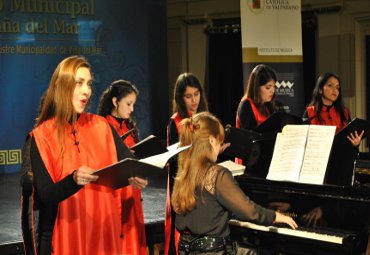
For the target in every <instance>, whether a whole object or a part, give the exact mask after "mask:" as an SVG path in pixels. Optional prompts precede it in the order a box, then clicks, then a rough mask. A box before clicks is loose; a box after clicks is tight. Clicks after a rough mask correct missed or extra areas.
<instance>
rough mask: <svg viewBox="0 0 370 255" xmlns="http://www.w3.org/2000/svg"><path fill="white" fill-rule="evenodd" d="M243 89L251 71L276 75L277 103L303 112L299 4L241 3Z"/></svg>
mask: <svg viewBox="0 0 370 255" xmlns="http://www.w3.org/2000/svg"><path fill="white" fill-rule="evenodd" d="M240 11H241V25H242V48H243V75H244V86H246V84H247V81H248V76H249V74H250V73H251V71H252V69H253V68H254V67H255V66H256V65H258V64H261V63H263V64H266V65H269V66H271V67H272V68H274V69H275V70H276V72H277V76H278V81H277V82H276V92H275V93H276V99H277V100H278V101H279V102H281V103H282V105H283V106H282V107H283V108H284V110H285V111H286V112H289V113H292V114H295V115H298V116H301V115H302V113H303V109H304V100H303V98H304V95H303V91H304V90H303V70H302V60H303V56H302V29H301V1H300V0H241V1H240Z"/></svg>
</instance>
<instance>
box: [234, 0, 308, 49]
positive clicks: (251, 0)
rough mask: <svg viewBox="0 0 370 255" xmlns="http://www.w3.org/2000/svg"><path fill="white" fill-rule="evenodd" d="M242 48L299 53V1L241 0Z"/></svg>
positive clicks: (300, 45)
mask: <svg viewBox="0 0 370 255" xmlns="http://www.w3.org/2000/svg"><path fill="white" fill-rule="evenodd" d="M240 9H241V24H242V30H243V32H242V47H243V48H256V49H258V51H257V52H258V55H295V56H302V36H301V35H302V29H301V27H302V25H301V1H300V0H241V3H240Z"/></svg>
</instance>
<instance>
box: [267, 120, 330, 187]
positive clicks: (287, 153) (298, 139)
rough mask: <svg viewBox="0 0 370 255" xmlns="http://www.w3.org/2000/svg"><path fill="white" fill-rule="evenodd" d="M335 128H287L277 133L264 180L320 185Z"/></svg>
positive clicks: (295, 126) (316, 126)
mask: <svg viewBox="0 0 370 255" xmlns="http://www.w3.org/2000/svg"><path fill="white" fill-rule="evenodd" d="M335 129H336V127H335V126H321V125H287V126H285V127H284V129H283V131H282V133H278V135H277V137H276V142H275V148H274V154H273V157H272V160H271V164H270V168H269V173H268V175H267V179H270V180H277V181H294V182H304V183H310V184H323V182H324V177H325V172H326V168H327V165H328V161H329V156H330V151H331V147H332V144H333V140H334V135H335Z"/></svg>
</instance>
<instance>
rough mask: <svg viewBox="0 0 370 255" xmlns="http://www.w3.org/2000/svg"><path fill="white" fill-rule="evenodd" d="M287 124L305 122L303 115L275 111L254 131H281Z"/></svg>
mask: <svg viewBox="0 0 370 255" xmlns="http://www.w3.org/2000/svg"><path fill="white" fill-rule="evenodd" d="M287 124H291V125H298V124H303V120H302V118H301V117H298V116H296V115H292V114H290V113H286V112H275V113H273V114H272V115H271V116H270V117H268V118H267V119H266V120H265V121H264V122H262V123H261V124H260V125H259V126H257V127H256V128H255V129H254V130H253V131H255V132H258V133H268V132H281V130H282V128H283V127H284V126H285V125H287Z"/></svg>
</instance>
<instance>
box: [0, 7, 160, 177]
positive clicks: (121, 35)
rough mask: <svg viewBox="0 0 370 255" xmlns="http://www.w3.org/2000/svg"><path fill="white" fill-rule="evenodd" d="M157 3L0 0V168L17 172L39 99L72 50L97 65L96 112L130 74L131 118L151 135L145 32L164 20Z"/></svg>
mask: <svg viewBox="0 0 370 255" xmlns="http://www.w3.org/2000/svg"><path fill="white" fill-rule="evenodd" d="M159 2H160V3H159ZM159 2H158V1H157V2H155V1H137V0H129V1H118V0H105V1H98V0H69V1H68V0H63V1H60V0H47V1H29V0H0V83H1V85H0V95H1V101H0V116H1V120H2V125H1V126H0V137H1V140H0V173H9V172H16V171H18V170H19V168H20V163H21V156H22V155H21V148H22V146H23V143H24V139H25V137H26V134H27V133H28V132H29V131H30V130H31V129H32V127H33V125H34V123H35V118H36V115H37V111H38V105H39V101H40V97H41V96H42V94H43V92H44V91H45V89H46V88H47V87H48V84H49V80H50V78H51V76H52V73H53V71H54V69H55V68H56V66H57V64H58V63H59V62H60V61H61V60H62V59H63V58H65V57H67V56H70V55H84V56H86V57H87V59H88V60H89V62H90V64H91V65H92V70H93V73H94V84H93V97H92V103H91V105H90V107H89V109H88V111H90V112H94V113H95V112H96V108H97V104H98V100H99V97H100V95H101V93H102V91H103V90H104V89H105V88H106V87H107V86H108V85H109V84H110V83H111V82H112V81H114V80H116V79H126V80H129V81H131V82H132V83H134V84H136V86H137V87H138V89H139V90H140V96H139V98H138V102H137V103H136V105H135V106H137V107H135V113H134V118H135V119H136V121H137V122H138V126H139V128H140V131H141V134H142V135H143V136H145V135H148V134H150V132H151V131H150V129H151V126H150V123H151V120H150V116H149V114H150V109H149V107H150V103H148V102H150V97H149V95H150V86H149V83H150V78H149V76H150V70H149V66H150V65H149V59H150V58H149V54H150V51H149V50H148V48H149V45H150V42H151V40H152V37H150V34H149V33H148V32H147V31H148V30H149V25H150V24H151V22H158V21H156V20H160V21H161V22H162V20H163V19H156V15H158V14H157V13H160V14H161V15H162V12H158V8H165V4H164V3H165V1H164V0H161V1H159ZM149 19H153V20H151V21H149ZM152 24H153V23H152ZM163 27H164V28H165V23H163ZM163 32H165V29H164V31H163ZM164 74H165V73H164ZM144 102H145V103H144Z"/></svg>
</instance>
